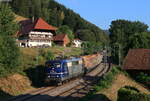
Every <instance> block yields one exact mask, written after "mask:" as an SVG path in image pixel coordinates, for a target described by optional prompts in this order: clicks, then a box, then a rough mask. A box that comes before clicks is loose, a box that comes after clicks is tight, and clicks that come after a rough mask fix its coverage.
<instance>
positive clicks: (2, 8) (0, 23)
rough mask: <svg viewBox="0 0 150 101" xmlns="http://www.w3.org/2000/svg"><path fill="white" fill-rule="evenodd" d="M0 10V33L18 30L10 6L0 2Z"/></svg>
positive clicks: (6, 33)
mask: <svg viewBox="0 0 150 101" xmlns="http://www.w3.org/2000/svg"><path fill="white" fill-rule="evenodd" d="M0 12H1V13H0V34H5V35H13V34H15V33H16V32H17V30H18V25H17V23H16V22H15V17H14V14H13V12H12V10H11V8H10V6H9V5H8V4H0ZM4 32H5V33H4Z"/></svg>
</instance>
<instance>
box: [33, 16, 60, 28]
mask: <svg viewBox="0 0 150 101" xmlns="http://www.w3.org/2000/svg"><path fill="white" fill-rule="evenodd" d="M34 29H46V30H56V29H57V28H56V27H53V26H51V25H49V24H48V23H47V22H45V21H44V20H43V19H42V18H39V19H38V20H37V21H36V23H35V26H34Z"/></svg>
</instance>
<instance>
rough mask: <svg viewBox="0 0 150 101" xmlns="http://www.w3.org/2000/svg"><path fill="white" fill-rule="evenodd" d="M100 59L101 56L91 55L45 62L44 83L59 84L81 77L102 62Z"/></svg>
mask: <svg viewBox="0 0 150 101" xmlns="http://www.w3.org/2000/svg"><path fill="white" fill-rule="evenodd" d="M95 57H96V58H95ZM101 58H102V57H101V55H92V56H85V57H81V58H70V59H62V60H52V61H47V62H46V63H45V68H46V79H45V82H46V83H49V82H56V83H57V84H61V83H62V82H64V81H66V80H69V79H71V78H75V77H78V76H81V75H83V74H85V73H86V72H87V71H89V70H90V69H93V67H94V66H96V65H98V64H99V63H100V62H101V60H102V59H101ZM92 63H93V65H92ZM86 65H88V66H86Z"/></svg>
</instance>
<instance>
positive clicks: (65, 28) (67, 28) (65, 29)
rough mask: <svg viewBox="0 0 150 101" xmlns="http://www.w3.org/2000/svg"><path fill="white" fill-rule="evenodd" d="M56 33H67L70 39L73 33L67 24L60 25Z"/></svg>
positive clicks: (72, 37)
mask: <svg viewBox="0 0 150 101" xmlns="http://www.w3.org/2000/svg"><path fill="white" fill-rule="evenodd" d="M56 33H57V34H67V35H68V37H69V39H70V40H71V41H72V40H73V39H74V34H73V32H72V30H71V29H70V28H69V27H68V26H67V25H63V26H61V27H60V28H59V29H58V30H57V32H56Z"/></svg>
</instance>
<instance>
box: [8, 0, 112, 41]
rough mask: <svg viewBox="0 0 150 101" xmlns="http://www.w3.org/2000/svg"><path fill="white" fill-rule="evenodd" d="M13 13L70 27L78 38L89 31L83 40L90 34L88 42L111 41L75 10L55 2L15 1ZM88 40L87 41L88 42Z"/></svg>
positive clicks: (44, 0) (47, 0)
mask: <svg viewBox="0 0 150 101" xmlns="http://www.w3.org/2000/svg"><path fill="white" fill-rule="evenodd" d="M11 6H12V9H13V11H14V12H15V13H16V14H18V15H21V16H24V17H28V18H31V17H33V16H34V17H35V18H37V17H42V18H43V19H44V20H46V21H47V22H48V23H49V24H51V25H53V26H57V27H60V26H62V25H68V26H69V27H70V28H71V29H72V30H73V32H74V33H76V34H75V36H76V37H77V38H78V37H79V33H80V31H82V30H88V32H90V33H84V35H83V37H81V36H80V38H81V39H82V40H84V39H85V37H86V36H87V35H88V34H90V35H89V36H90V37H89V39H88V40H94V41H96V42H97V41H100V42H103V43H106V42H107V40H109V38H108V35H106V34H105V33H104V32H103V31H102V30H101V29H100V28H99V27H97V26H96V25H94V24H92V23H90V22H89V21H87V20H85V19H83V18H82V17H81V16H80V15H79V14H77V13H75V12H74V11H73V10H71V9H68V8H66V7H65V6H64V5H61V4H59V3H57V2H56V1H55V0H13V1H12V3H11ZM88 40H86V41H88Z"/></svg>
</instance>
